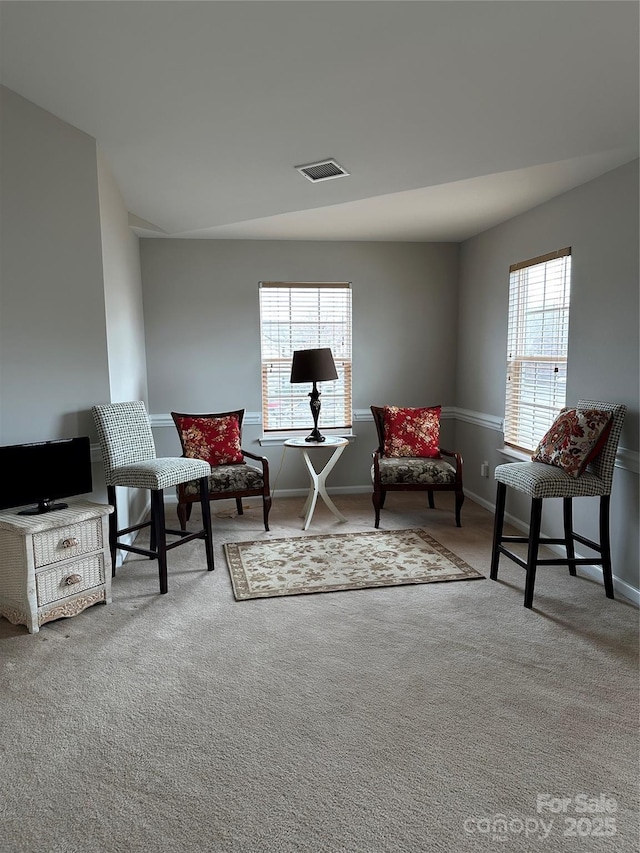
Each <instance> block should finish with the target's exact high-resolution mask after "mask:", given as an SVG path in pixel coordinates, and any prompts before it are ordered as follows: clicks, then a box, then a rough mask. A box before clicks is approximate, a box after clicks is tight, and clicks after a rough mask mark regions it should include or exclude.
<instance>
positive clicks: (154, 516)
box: [151, 489, 169, 595]
mask: <svg viewBox="0 0 640 853" xmlns="http://www.w3.org/2000/svg"><path fill="white" fill-rule="evenodd" d="M151 524H152V529H153V528H154V527H155V538H156V541H157V551H156V553H157V558H158V575H159V577H160V594H161V595H165V594H166V593H167V592H168V591H169V584H168V580H167V531H166V526H165V517H164V492H163V490H162V489H152V490H151Z"/></svg>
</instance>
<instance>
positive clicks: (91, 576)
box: [36, 554, 104, 607]
mask: <svg viewBox="0 0 640 853" xmlns="http://www.w3.org/2000/svg"><path fill="white" fill-rule="evenodd" d="M100 584H104V558H103V555H102V554H92V555H91V556H90V557H86V558H85V559H84V560H74V561H73V562H72V563H66V564H65V565H64V566H57V567H56V568H54V569H45V570H44V571H42V572H37V573H36V591H37V599H38V607H42V605H43V604H50V603H51V602H52V601H59V600H60V599H61V598H67V596H69V595H76V593H78V592H83V591H84V590H86V589H91V588H92V587H94V586H99V585H100Z"/></svg>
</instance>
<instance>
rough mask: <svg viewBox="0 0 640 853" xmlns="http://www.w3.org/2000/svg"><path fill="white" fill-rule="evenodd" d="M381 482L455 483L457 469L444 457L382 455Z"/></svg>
mask: <svg viewBox="0 0 640 853" xmlns="http://www.w3.org/2000/svg"><path fill="white" fill-rule="evenodd" d="M379 464H380V483H381V485H383V486H384V485H387V486H390V485H393V484H396V483H406V484H407V485H411V484H412V483H415V484H416V485H417V484H420V485H424V484H425V483H434V484H439V485H444V484H446V483H455V480H456V469H455V468H454V467H453V465H450V464H449V463H448V462H445V460H444V459H426V458H409V457H406V456H405V457H402V458H399V459H389V458H387V457H384V456H383V457H381V458H380V460H379ZM373 477H374V468H373V466H371V479H372V480H373Z"/></svg>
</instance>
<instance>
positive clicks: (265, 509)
mask: <svg viewBox="0 0 640 853" xmlns="http://www.w3.org/2000/svg"><path fill="white" fill-rule="evenodd" d="M270 512H271V495H264V496H263V498H262V518H263V520H264V529H265V530H267V531H268V530H269V513H270Z"/></svg>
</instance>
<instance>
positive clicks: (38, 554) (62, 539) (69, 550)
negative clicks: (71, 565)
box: [33, 518, 102, 569]
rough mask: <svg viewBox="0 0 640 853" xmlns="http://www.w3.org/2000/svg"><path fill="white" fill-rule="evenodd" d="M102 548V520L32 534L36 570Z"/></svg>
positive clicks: (92, 520)
mask: <svg viewBox="0 0 640 853" xmlns="http://www.w3.org/2000/svg"><path fill="white" fill-rule="evenodd" d="M101 548H102V519H100V518H93V519H90V520H89V521H83V522H82V523H81V524H70V525H68V526H67V527H56V528H54V529H53V530H45V531H43V532H41V533H34V534H33V559H34V565H35V567H36V569H38V568H40V567H41V566H49V565H51V563H59V562H60V561H61V560H68V559H69V557H75V556H77V555H80V554H89V553H90V552H91V551H100V550H101Z"/></svg>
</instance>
